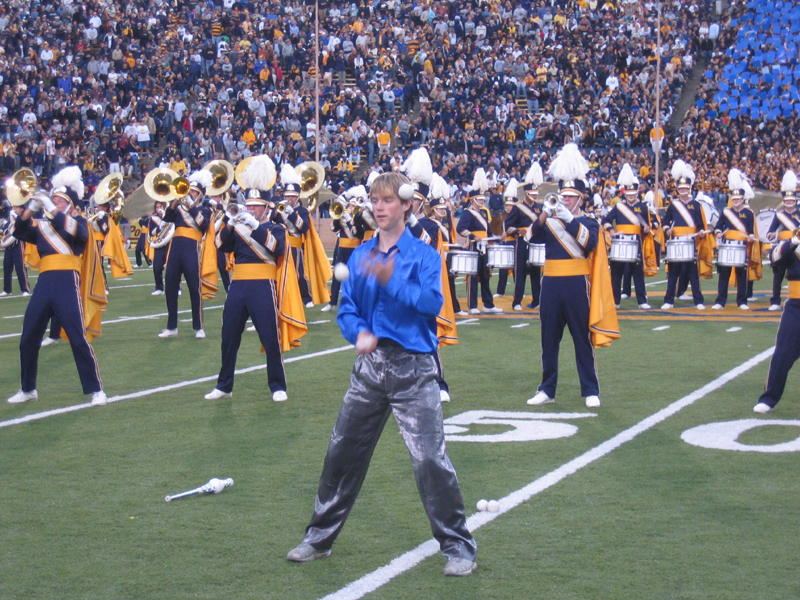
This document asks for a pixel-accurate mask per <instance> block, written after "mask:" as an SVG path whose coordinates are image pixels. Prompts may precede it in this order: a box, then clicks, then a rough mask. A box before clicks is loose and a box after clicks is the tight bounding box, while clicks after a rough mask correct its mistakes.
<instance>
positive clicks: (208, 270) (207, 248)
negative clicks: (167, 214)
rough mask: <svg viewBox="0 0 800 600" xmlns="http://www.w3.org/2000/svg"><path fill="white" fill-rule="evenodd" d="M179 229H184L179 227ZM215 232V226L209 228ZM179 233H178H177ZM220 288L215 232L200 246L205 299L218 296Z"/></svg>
mask: <svg viewBox="0 0 800 600" xmlns="http://www.w3.org/2000/svg"><path fill="white" fill-rule="evenodd" d="M179 229H183V228H182V227H179ZM209 231H211V232H213V231H214V230H213V228H211V227H210V228H209ZM175 235H177V233H176V234H175ZM218 289H219V275H218V273H217V247H216V246H215V245H214V235H213V233H211V234H207V235H206V236H205V241H204V242H203V243H202V244H201V248H200V293H201V295H202V297H203V300H210V299H211V298H216V296H217V290H218Z"/></svg>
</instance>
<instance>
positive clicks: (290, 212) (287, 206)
mask: <svg viewBox="0 0 800 600" xmlns="http://www.w3.org/2000/svg"><path fill="white" fill-rule="evenodd" d="M283 212H284V214H286V216H287V217H289V216H291V214H292V213H293V212H294V209H293V208H292V207H291V206H290V205H289V204H287V205H286V207H285V208H284V211H283Z"/></svg>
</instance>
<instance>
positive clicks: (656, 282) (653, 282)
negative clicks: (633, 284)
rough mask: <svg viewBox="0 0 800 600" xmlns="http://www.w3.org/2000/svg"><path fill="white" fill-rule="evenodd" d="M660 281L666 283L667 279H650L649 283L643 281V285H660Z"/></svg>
mask: <svg viewBox="0 0 800 600" xmlns="http://www.w3.org/2000/svg"><path fill="white" fill-rule="evenodd" d="M662 283H667V280H666V279H665V280H664V281H651V282H650V283H645V284H644V287H647V286H649V285H660V284H662Z"/></svg>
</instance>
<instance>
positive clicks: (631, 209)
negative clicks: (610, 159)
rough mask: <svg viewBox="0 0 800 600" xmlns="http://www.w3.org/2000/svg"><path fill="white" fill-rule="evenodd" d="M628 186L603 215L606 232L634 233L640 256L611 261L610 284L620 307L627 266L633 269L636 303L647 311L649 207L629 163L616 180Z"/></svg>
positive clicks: (615, 301) (615, 300)
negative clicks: (646, 256)
mask: <svg viewBox="0 0 800 600" xmlns="http://www.w3.org/2000/svg"><path fill="white" fill-rule="evenodd" d="M617 183H619V184H620V185H621V186H623V187H624V188H625V199H624V200H620V201H619V202H617V203H616V204H615V205H614V207H613V208H611V210H609V211H608V213H607V214H606V216H605V217H603V221H602V223H603V227H604V228H605V229H606V231H609V232H611V231H614V232H615V233H616V234H625V235H635V236H636V238H637V241H638V245H639V250H638V251H639V256H638V258H637V259H636V262H633V263H631V262H622V261H614V260H612V261H610V263H611V286H612V288H613V291H614V304H616V305H617V307H619V303H620V300H621V298H622V276H623V275H624V274H625V272H626V268H629V269H630V271H631V276H632V278H633V285H634V288H635V290H636V302H637V304H638V305H639V308H641V309H644V310H647V309H648V308H650V305H649V304H648V303H647V292H646V288H645V285H644V251H643V250H644V248H643V243H642V241H643V237H642V236H643V235H644V234H646V233H648V232H649V229H650V227H651V223H650V210H649V209H648V208H647V205H646V204H645V203H644V202H641V201H639V200H638V191H639V180H638V179H636V177H635V176H634V175H633V170H632V169H631V167H630V165H629V164H628V163H625V166H623V167H622V171H621V172H620V176H619V178H618V180H617Z"/></svg>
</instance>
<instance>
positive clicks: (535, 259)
mask: <svg viewBox="0 0 800 600" xmlns="http://www.w3.org/2000/svg"><path fill="white" fill-rule="evenodd" d="M528 264H529V265H530V266H532V267H543V266H544V244H534V243H533V242H531V243H529V244H528Z"/></svg>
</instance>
